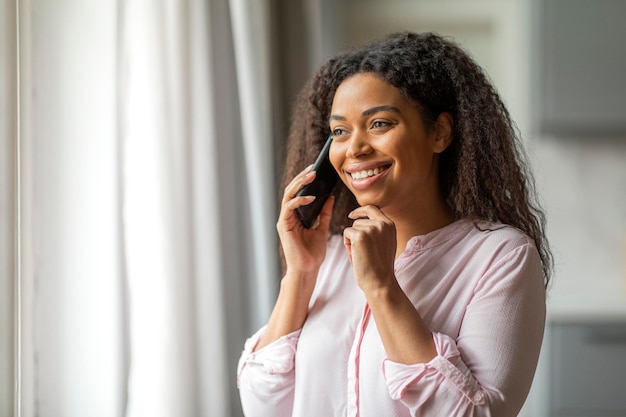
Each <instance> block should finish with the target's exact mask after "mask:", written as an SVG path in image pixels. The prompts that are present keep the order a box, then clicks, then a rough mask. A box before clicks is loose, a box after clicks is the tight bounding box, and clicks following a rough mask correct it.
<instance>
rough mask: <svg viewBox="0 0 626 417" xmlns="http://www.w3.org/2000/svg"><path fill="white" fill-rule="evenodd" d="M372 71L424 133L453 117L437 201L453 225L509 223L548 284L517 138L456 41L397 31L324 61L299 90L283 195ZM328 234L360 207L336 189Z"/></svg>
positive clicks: (544, 248) (539, 223) (547, 258)
mask: <svg viewBox="0 0 626 417" xmlns="http://www.w3.org/2000/svg"><path fill="white" fill-rule="evenodd" d="M358 73H374V74H377V75H378V76H380V77H382V78H383V79H384V80H386V81H387V82H388V83H389V84H391V85H393V86H395V87H396V88H398V89H399V90H400V91H401V92H402V94H404V95H405V96H406V98H407V99H408V100H409V101H410V102H412V103H413V104H415V105H416V106H417V107H418V108H419V109H420V112H421V115H422V118H423V120H424V123H425V126H426V127H427V128H431V127H432V126H433V123H434V121H435V120H436V119H437V116H438V115H439V114H440V113H441V112H448V113H450V114H451V115H452V117H453V120H454V126H453V132H452V135H453V137H452V142H451V144H450V145H449V146H448V148H447V149H446V150H445V151H444V152H443V153H442V154H441V155H440V165H439V182H440V187H441V190H442V195H443V196H444V198H445V199H446V201H447V204H448V205H449V206H450V208H451V209H452V210H453V211H454V213H455V215H456V217H457V218H469V219H473V220H475V221H478V220H489V221H494V222H500V223H504V224H508V225H511V226H514V227H516V228H518V229H520V230H522V231H523V232H525V233H526V234H527V235H528V236H530V238H532V239H533V241H534V242H535V245H536V247H537V249H538V251H539V255H540V257H541V261H542V267H543V274H544V283H545V285H546V286H547V285H548V282H549V280H550V276H551V271H552V255H551V252H550V249H549V245H548V241H547V238H546V234H545V214H544V213H543V211H542V209H541V206H540V204H539V202H538V198H537V193H536V192H535V186H534V180H533V177H532V174H531V172H530V170H529V169H528V166H527V162H526V157H525V155H524V152H523V149H522V144H521V139H520V135H519V132H518V130H517V128H516V126H515V124H514V123H513V121H512V120H511V117H510V115H509V112H508V110H507V109H506V107H505V105H504V103H503V102H502V99H501V98H500V96H499V94H498V92H497V91H496V89H495V88H494V87H493V85H492V84H491V82H490V81H489V79H488V77H487V76H486V74H485V73H484V71H483V70H482V68H481V67H480V66H479V65H478V64H477V63H476V62H475V61H474V60H473V59H472V58H471V57H470V56H469V54H468V53H467V52H465V51H464V50H463V49H462V48H461V47H460V46H459V45H457V44H456V43H455V42H454V41H452V40H450V39H447V38H444V37H442V36H440V35H438V34H435V33H421V34H416V33H410V32H403V33H396V34H392V35H389V36H387V37H385V38H383V39H381V40H379V41H374V42H371V43H368V44H366V45H365V46H363V47H361V48H358V49H354V50H351V51H348V52H344V53H342V54H339V55H337V56H335V57H334V58H331V59H330V60H329V61H328V62H326V64H324V65H323V66H322V67H321V68H320V69H319V70H318V71H317V73H316V74H314V76H313V77H312V78H311V79H310V80H309V82H308V83H307V84H306V85H305V86H304V88H303V89H302V91H301V92H300V93H299V95H298V97H297V99H296V103H295V108H294V110H293V114H292V120H291V128H290V131H289V136H288V141H287V158H286V163H285V170H284V176H283V188H284V186H285V185H286V184H287V183H288V182H289V181H291V179H292V178H293V177H294V176H295V175H296V174H297V173H298V172H299V171H301V170H302V169H304V167H306V166H307V165H308V164H310V163H311V161H313V160H314V159H315V157H316V155H317V153H318V152H319V151H320V149H321V148H322V146H323V144H324V142H325V140H326V138H327V137H328V135H329V133H330V131H329V122H328V119H329V115H330V110H331V105H332V101H333V97H334V95H335V91H336V90H337V87H338V86H339V85H340V84H341V83H342V82H343V81H344V80H345V79H347V78H348V77H350V76H352V75H355V74H358ZM336 196H337V199H336V202H335V207H334V212H333V217H332V223H331V233H336V234H337V233H341V232H342V230H343V228H345V227H346V226H347V225H348V224H349V222H350V220H349V219H348V217H347V214H348V213H349V212H350V211H351V210H353V209H355V208H356V207H357V206H358V203H357V202H356V199H355V198H354V196H353V195H352V193H351V192H350V191H349V190H348V189H347V188H346V187H345V185H343V183H341V182H340V184H339V185H338V188H337V190H336Z"/></svg>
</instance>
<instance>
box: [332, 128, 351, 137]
mask: <svg viewBox="0 0 626 417" xmlns="http://www.w3.org/2000/svg"><path fill="white" fill-rule="evenodd" d="M346 133H348V131H347V130H345V129H341V128H339V127H337V128H335V129H333V137H334V138H337V137H338V136H341V135H345V134H346Z"/></svg>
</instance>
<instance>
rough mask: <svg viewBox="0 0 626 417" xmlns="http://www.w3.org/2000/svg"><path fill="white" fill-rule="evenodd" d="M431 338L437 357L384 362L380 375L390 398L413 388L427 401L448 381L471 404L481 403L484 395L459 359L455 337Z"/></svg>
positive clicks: (398, 397)
mask: <svg viewBox="0 0 626 417" xmlns="http://www.w3.org/2000/svg"><path fill="white" fill-rule="evenodd" d="M433 340H434V342H435V347H436V349H437V356H436V357H435V358H433V359H432V360H431V361H430V362H428V363H418V364H412V365H405V364H401V363H397V362H393V361H391V360H389V359H385V360H384V361H383V375H384V377H385V381H386V382H387V387H388V389H389V395H390V396H391V398H393V399H394V400H401V399H402V398H403V397H404V396H405V394H406V393H407V392H408V391H409V390H412V391H415V392H419V393H420V394H419V396H420V397H422V398H421V401H426V399H427V398H428V397H429V396H431V395H434V394H435V392H436V391H437V390H438V389H442V388H441V384H442V382H443V380H447V381H449V382H451V383H452V385H453V386H454V387H455V388H456V389H457V390H458V391H459V394H461V395H463V396H465V397H466V398H467V399H468V400H469V401H471V402H472V403H473V404H474V405H482V404H484V403H485V401H486V400H485V394H484V393H483V392H482V391H481V390H480V387H479V385H478V383H477V382H476V379H475V378H474V377H473V376H472V375H471V373H470V372H469V369H468V368H467V366H465V364H464V363H463V361H462V360H461V355H460V353H459V350H458V349H457V346H456V343H455V341H454V339H452V338H451V337H449V336H447V335H444V334H441V333H434V334H433Z"/></svg>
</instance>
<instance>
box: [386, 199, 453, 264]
mask: <svg viewBox="0 0 626 417" xmlns="http://www.w3.org/2000/svg"><path fill="white" fill-rule="evenodd" d="M403 213H407V211H403ZM408 213H410V214H412V215H405V216H402V215H398V216H394V215H390V216H389V217H390V218H391V220H393V222H394V224H395V225H396V238H397V247H396V258H398V257H399V256H400V255H401V254H402V252H404V250H405V249H406V245H407V243H408V241H409V240H410V239H411V238H413V237H415V236H420V235H425V234H427V233H430V232H432V231H435V230H437V229H441V228H442V227H444V226H447V225H449V224H450V223H452V222H454V221H455V220H456V218H455V216H454V212H453V211H452V210H451V209H450V208H449V207H448V205H447V204H445V203H444V202H443V201H438V202H437V204H434V205H433V206H431V207H428V208H425V207H420V208H415V209H414V210H412V211H409V212H408Z"/></svg>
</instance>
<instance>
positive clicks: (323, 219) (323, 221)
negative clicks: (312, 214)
mask: <svg viewBox="0 0 626 417" xmlns="http://www.w3.org/2000/svg"><path fill="white" fill-rule="evenodd" d="M334 205H335V196H332V195H331V196H330V197H329V198H328V200H326V202H325V203H324V205H323V206H322V211H320V215H319V217H318V221H319V224H318V227H319V228H320V230H322V231H324V232H326V231H327V230H328V228H329V227H330V219H331V218H332V216H333V207H334Z"/></svg>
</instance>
